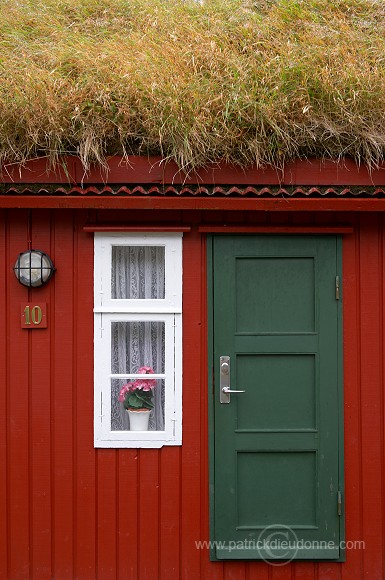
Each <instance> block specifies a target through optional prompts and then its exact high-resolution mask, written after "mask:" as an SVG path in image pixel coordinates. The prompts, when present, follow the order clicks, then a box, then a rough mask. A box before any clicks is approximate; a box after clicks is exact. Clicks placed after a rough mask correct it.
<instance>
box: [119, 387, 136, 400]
mask: <svg viewBox="0 0 385 580" xmlns="http://www.w3.org/2000/svg"><path fill="white" fill-rule="evenodd" d="M132 388H133V383H126V384H125V385H123V387H122V388H121V389H120V393H119V397H118V401H119V402H120V403H123V402H124V399H125V396H126V393H129V392H130V391H132Z"/></svg>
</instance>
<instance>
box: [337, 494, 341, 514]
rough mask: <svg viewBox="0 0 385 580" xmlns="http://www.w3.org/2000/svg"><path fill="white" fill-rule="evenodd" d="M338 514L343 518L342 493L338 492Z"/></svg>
mask: <svg viewBox="0 0 385 580" xmlns="http://www.w3.org/2000/svg"><path fill="white" fill-rule="evenodd" d="M337 513H338V515H339V516H342V493H341V492H340V491H338V492H337Z"/></svg>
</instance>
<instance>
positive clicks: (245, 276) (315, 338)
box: [212, 235, 341, 559]
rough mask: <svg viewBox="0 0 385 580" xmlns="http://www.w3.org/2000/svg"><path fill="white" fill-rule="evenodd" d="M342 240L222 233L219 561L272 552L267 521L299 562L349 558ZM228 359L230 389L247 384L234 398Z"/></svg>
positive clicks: (216, 264) (217, 266) (217, 329)
mask: <svg viewBox="0 0 385 580" xmlns="http://www.w3.org/2000/svg"><path fill="white" fill-rule="evenodd" d="M338 247H339V241H338V239H337V238H336V237H335V236H273V235H271V236H247V235H246V236H235V235H234V236H228V235H226V236H215V237H214V238H213V244H212V263H213V274H212V298H213V374H214V385H213V396H214V434H213V443H214V445H213V456H214V457H213V482H214V498H213V502H212V509H213V518H212V528H213V530H212V532H213V533H212V539H214V540H215V541H216V549H215V554H214V557H216V558H217V559H228V558H232V559H234V558H264V559H266V558H269V557H272V553H273V552H272V551H271V550H269V547H267V548H264V547H263V546H260V545H258V539H259V538H264V537H265V535H266V533H265V528H266V527H269V530H270V536H271V538H273V536H274V538H275V539H277V538H278V537H279V536H281V538H282V539H284V538H285V537H287V538H288V537H289V536H290V537H291V538H296V548H295V550H292V551H291V552H290V557H294V556H295V557H298V558H304V559H306V558H317V559H322V558H328V559H337V558H339V556H340V551H339V541H340V519H341V518H340V516H339V514H338V498H339V495H338V494H339V492H341V487H340V476H341V474H340V471H339V459H340V454H339V443H340V440H339V435H340V423H339V422H340V420H341V418H340V407H341V401H340V398H339V381H340V378H341V377H340V372H339V369H340V360H339V357H340V354H341V353H340V344H339V342H340V337H339V301H338V300H336V296H335V277H336V275H340V272H339V251H338ZM221 356H229V357H230V388H231V389H233V390H244V391H245V392H244V393H233V394H230V403H228V404H226V403H225V404H223V403H220V397H219V395H220V379H221V369H220V365H219V360H220V357H221ZM283 530H284V531H283ZM253 542H254V546H253ZM301 542H302V543H301ZM306 543H307V544H306ZM310 543H311V545H310ZM305 544H306V545H305ZM326 544H327V545H326ZM245 546H246V547H245ZM294 552H295V553H294ZM274 554H275V555H277V554H281V555H282V557H285V558H288V556H289V553H288V552H287V550H283V551H281V552H279V551H276V552H274ZM273 557H275V556H273ZM277 557H278V558H279V557H280V556H277Z"/></svg>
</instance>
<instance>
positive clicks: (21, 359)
mask: <svg viewBox="0 0 385 580" xmlns="http://www.w3.org/2000/svg"><path fill="white" fill-rule="evenodd" d="M27 223H28V214H27V212H25V211H23V212H19V211H13V212H10V214H9V235H8V256H7V262H6V263H7V267H8V268H9V267H10V266H11V265H13V264H14V262H15V261H16V258H17V256H18V254H19V252H21V251H23V250H26V249H27V248H28V235H27ZM8 281H9V283H8V287H7V298H6V300H7V308H8V317H9V318H8V320H9V322H8V328H7V330H8V334H7V343H8V356H7V358H8V360H7V366H8V381H7V391H8V405H7V410H8V413H9V415H8V439H7V449H8V491H9V495H8V500H9V512H8V514H9V515H8V518H9V519H8V524H9V530H8V540H9V554H8V555H9V577H10V578H12V579H13V578H20V579H21V578H29V577H30V576H31V568H32V566H33V562H32V561H31V556H32V550H31V514H32V509H31V506H32V494H31V487H30V482H31V475H32V473H31V468H32V465H31V459H30V449H31V445H32V442H31V416H30V409H31V408H30V403H31V394H32V393H31V375H30V373H31V367H30V357H29V348H30V342H29V341H30V335H29V334H28V332H26V331H25V330H22V329H21V327H20V303H21V302H23V301H26V302H28V296H29V291H28V289H27V288H26V287H25V286H22V285H21V284H19V283H18V282H17V280H16V278H15V277H14V276H13V275H12V276H9V278H8Z"/></svg>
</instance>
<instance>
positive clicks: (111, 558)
mask: <svg viewBox="0 0 385 580" xmlns="http://www.w3.org/2000/svg"><path fill="white" fill-rule="evenodd" d="M96 455H97V466H96V470H97V496H96V500H97V501H96V509H97V516H96V517H97V521H96V530H97V534H96V576H97V577H99V578H116V575H117V542H116V539H117V517H118V515H117V495H116V494H117V467H118V464H117V452H116V451H115V450H113V449H98V450H97V451H96ZM83 541H85V537H84V538H83Z"/></svg>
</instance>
